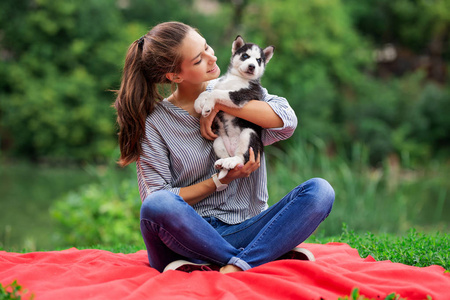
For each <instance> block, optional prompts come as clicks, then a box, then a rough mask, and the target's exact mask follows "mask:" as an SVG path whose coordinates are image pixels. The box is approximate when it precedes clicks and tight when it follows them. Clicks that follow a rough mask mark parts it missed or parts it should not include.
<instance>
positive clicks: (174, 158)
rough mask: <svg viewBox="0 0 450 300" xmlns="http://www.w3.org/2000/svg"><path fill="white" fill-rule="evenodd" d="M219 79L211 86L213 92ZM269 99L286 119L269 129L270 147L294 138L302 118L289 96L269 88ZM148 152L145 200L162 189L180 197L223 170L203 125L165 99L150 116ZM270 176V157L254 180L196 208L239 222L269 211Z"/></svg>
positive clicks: (140, 170)
mask: <svg viewBox="0 0 450 300" xmlns="http://www.w3.org/2000/svg"><path fill="white" fill-rule="evenodd" d="M216 82H217V80H213V81H211V82H210V83H209V84H208V87H207V90H211V89H212V88H213V87H214V84H215V83H216ZM263 94H264V97H263V101H265V102H267V103H268V104H269V105H270V107H271V108H272V109H273V110H274V112H275V113H276V114H277V115H278V116H279V117H280V118H281V119H282V120H283V122H284V125H283V127H281V128H271V129H263V131H262V140H263V143H264V145H270V144H272V143H275V142H277V141H280V140H283V139H287V138H289V137H290V136H291V135H292V134H293V132H294V130H295V128H296V127H297V117H296V115H295V113H294V111H293V110H292V108H291V107H290V106H289V103H288V102H287V100H286V99H285V98H282V97H278V96H274V95H270V94H268V93H267V90H266V89H263ZM145 135H146V136H145V139H144V140H143V142H142V150H143V154H142V155H141V156H140V157H139V159H138V161H137V162H136V167H137V168H136V169H137V178H138V184H139V192H140V196H141V200H142V201H144V199H145V198H146V197H147V196H148V195H149V194H150V193H152V192H154V191H158V190H161V189H164V190H168V191H171V192H172V193H175V194H177V195H178V194H179V192H180V188H181V187H186V186H191V185H193V184H196V183H199V182H201V181H204V180H207V179H208V178H210V177H211V176H212V175H213V174H214V173H217V170H216V169H215V168H214V162H215V161H216V160H217V158H216V155H215V153H214V150H213V142H212V141H209V140H207V139H205V138H203V137H202V136H201V134H200V121H199V119H198V118H196V117H194V116H191V115H190V114H189V113H188V112H187V111H185V110H183V109H181V108H179V107H177V106H175V105H173V104H172V103H170V102H169V101H167V99H164V100H163V101H161V102H160V103H158V105H156V107H155V110H154V111H153V112H152V113H151V114H150V115H149V116H148V117H147V120H146V129H145ZM267 200H268V191H267V172H266V162H265V157H264V154H263V155H262V156H261V166H260V168H258V170H256V171H255V172H253V173H252V174H251V175H250V177H248V178H239V179H235V180H233V181H232V182H231V183H230V184H229V185H228V188H227V189H225V190H223V191H220V192H214V193H213V194H211V195H210V196H208V197H206V198H205V199H203V200H202V201H200V202H198V203H197V204H195V205H194V206H193V208H194V209H195V210H196V211H197V213H198V214H199V215H200V216H202V217H207V216H213V217H216V218H218V219H219V220H221V221H223V222H225V223H228V224H238V223H241V222H242V221H244V220H246V219H248V218H251V217H253V216H255V215H257V214H259V213H261V212H262V211H264V210H265V209H267V208H268V205H267Z"/></svg>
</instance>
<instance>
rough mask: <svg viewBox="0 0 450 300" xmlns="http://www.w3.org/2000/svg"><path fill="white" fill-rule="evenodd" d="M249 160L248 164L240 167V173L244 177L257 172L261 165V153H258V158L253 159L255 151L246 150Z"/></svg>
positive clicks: (251, 149)
mask: <svg viewBox="0 0 450 300" xmlns="http://www.w3.org/2000/svg"><path fill="white" fill-rule="evenodd" d="M248 154H249V159H248V162H247V163H246V164H245V165H244V166H243V167H242V169H241V172H242V173H244V175H245V177H249V176H250V174H251V173H253V172H255V171H256V170H258V168H259V167H260V165H261V153H260V152H258V156H257V157H256V158H255V151H254V150H253V148H252V147H250V148H249V149H248Z"/></svg>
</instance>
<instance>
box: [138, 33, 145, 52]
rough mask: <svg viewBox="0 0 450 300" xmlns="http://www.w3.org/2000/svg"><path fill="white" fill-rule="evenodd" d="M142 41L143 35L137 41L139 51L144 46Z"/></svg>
mask: <svg viewBox="0 0 450 300" xmlns="http://www.w3.org/2000/svg"><path fill="white" fill-rule="evenodd" d="M144 39H145V35H143V36H141V37H140V39H139V40H137V44H138V46H139V47H140V48H141V49H142V47H143V46H144Z"/></svg>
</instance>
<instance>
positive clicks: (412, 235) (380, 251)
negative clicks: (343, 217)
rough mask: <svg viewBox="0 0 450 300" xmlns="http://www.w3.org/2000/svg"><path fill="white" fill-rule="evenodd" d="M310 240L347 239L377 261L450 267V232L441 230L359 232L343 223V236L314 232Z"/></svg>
mask: <svg viewBox="0 0 450 300" xmlns="http://www.w3.org/2000/svg"><path fill="white" fill-rule="evenodd" d="M307 242H309V243H320V244H324V243H329V242H340V243H346V244H349V245H350V246H351V247H352V248H355V249H357V250H358V252H359V255H360V256H361V257H363V258H365V257H367V256H368V255H370V256H372V257H373V258H374V259H375V260H377V261H381V260H390V261H392V262H398V263H402V264H405V265H410V266H416V267H426V266H430V265H439V266H442V267H444V268H445V269H446V270H450V252H449V251H448V249H450V238H449V235H448V234H445V233H440V232H435V233H432V234H425V233H423V232H418V231H417V230H415V229H411V230H410V231H409V233H408V234H405V235H401V236H398V235H393V234H386V233H385V234H378V235H375V234H373V233H370V232H367V233H365V234H356V233H355V232H354V231H353V230H349V229H348V228H347V226H346V225H344V227H343V229H342V234H341V235H340V236H334V237H318V236H311V237H310V238H309V239H308V240H307Z"/></svg>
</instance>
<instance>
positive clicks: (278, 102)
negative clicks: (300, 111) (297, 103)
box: [262, 88, 298, 146]
mask: <svg viewBox="0 0 450 300" xmlns="http://www.w3.org/2000/svg"><path fill="white" fill-rule="evenodd" d="M263 101H265V102H267V103H268V104H269V105H270V107H271V108H272V109H273V111H274V112H275V113H276V114H277V115H278V116H279V117H280V118H281V120H283V127H279V128H269V129H264V130H263V132H262V141H263V144H264V145H265V146H267V145H271V144H273V143H276V142H278V141H281V140H285V139H288V138H289V137H291V136H292V134H293V133H294V131H295V129H296V128H297V122H298V121H297V116H296V115H295V112H294V110H293V109H292V107H291V106H290V105H289V103H288V101H287V100H286V99H285V98H283V97H278V96H275V95H271V94H269V93H268V92H267V89H265V88H263Z"/></svg>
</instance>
